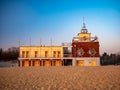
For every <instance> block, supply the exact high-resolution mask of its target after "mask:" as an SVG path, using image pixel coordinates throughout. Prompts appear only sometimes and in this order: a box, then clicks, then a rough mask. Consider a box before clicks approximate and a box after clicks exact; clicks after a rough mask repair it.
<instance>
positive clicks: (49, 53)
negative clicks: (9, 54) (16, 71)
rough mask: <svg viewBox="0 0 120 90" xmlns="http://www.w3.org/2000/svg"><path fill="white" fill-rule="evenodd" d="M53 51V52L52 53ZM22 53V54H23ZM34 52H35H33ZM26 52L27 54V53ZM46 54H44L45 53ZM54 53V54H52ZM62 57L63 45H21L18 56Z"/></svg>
mask: <svg viewBox="0 0 120 90" xmlns="http://www.w3.org/2000/svg"><path fill="white" fill-rule="evenodd" d="M54 52H55V53H54ZM23 53H24V55H23ZM35 53H36V54H35ZM27 54H28V55H27ZM45 54H46V55H45ZM54 54H55V55H54ZM54 56H55V57H56V58H57V57H63V47H61V46H52V47H51V46H41V47H39V46H31V47H30V46H21V47H20V57H23V58H29V57H30V58H35V57H36V58H40V57H42V58H45V57H46V58H49V57H54Z"/></svg>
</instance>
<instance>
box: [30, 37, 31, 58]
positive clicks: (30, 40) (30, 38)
mask: <svg viewBox="0 0 120 90" xmlns="http://www.w3.org/2000/svg"><path fill="white" fill-rule="evenodd" d="M30 57H31V37H30Z"/></svg>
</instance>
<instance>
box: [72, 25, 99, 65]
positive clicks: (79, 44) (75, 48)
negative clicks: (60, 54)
mask: <svg viewBox="0 0 120 90" xmlns="http://www.w3.org/2000/svg"><path fill="white" fill-rule="evenodd" d="M72 57H75V58H76V65H77V66H99V65H100V57H99V42H98V37H97V36H95V37H91V33H88V30H87V29H86V26H85V23H83V27H82V29H81V32H80V33H78V36H77V37H73V40H72Z"/></svg>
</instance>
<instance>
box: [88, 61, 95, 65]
mask: <svg viewBox="0 0 120 90" xmlns="http://www.w3.org/2000/svg"><path fill="white" fill-rule="evenodd" d="M88 66H96V61H94V60H90V61H89V62H88Z"/></svg>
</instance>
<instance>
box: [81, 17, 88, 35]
mask: <svg viewBox="0 0 120 90" xmlns="http://www.w3.org/2000/svg"><path fill="white" fill-rule="evenodd" d="M87 32H88V31H87V29H86V26H85V23H84V17H83V26H82V29H81V33H87Z"/></svg>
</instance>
